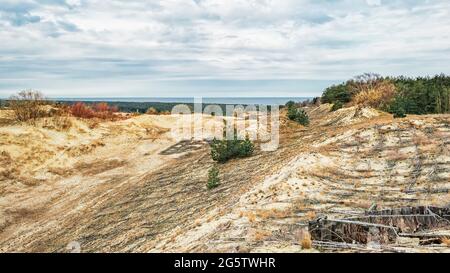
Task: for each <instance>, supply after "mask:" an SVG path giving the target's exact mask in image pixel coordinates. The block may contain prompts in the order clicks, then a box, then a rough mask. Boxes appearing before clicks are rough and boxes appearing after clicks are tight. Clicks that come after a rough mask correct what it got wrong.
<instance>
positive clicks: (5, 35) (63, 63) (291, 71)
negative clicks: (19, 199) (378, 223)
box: [0, 0, 450, 97]
mask: <svg viewBox="0 0 450 273" xmlns="http://www.w3.org/2000/svg"><path fill="white" fill-rule="evenodd" d="M363 72H377V73H380V74H383V75H400V74H404V75H409V76H414V75H427V74H436V73H440V72H444V73H447V74H448V73H449V72H450V1H448V0H403V1H401V0H162V1H159V0H123V1H121V0H109V1H104V0H0V97H7V96H9V95H10V94H11V93H14V92H16V91H18V90H21V89H27V88H33V89H38V90H41V91H43V92H44V93H45V94H47V95H49V96H56V97H83V96H91V97H102V96H103V97H112V96H121V97H130V96H143V97H158V96H159V97H161V96H162V97H176V96H178V97H180V96H181V97H187V96H194V95H197V96H209V97H212V96H312V95H318V94H320V93H321V91H322V89H323V88H324V87H326V86H327V85H329V84H331V83H334V82H340V81H343V80H345V79H347V78H350V77H352V76H355V75H357V74H361V73H363Z"/></svg>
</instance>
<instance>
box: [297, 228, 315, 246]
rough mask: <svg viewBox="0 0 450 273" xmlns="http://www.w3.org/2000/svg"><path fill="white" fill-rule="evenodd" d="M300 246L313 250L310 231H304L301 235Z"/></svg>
mask: <svg viewBox="0 0 450 273" xmlns="http://www.w3.org/2000/svg"><path fill="white" fill-rule="evenodd" d="M300 245H301V246H302V249H311V248H312V239H311V234H310V233H309V232H308V231H303V232H302V233H301V235H300Z"/></svg>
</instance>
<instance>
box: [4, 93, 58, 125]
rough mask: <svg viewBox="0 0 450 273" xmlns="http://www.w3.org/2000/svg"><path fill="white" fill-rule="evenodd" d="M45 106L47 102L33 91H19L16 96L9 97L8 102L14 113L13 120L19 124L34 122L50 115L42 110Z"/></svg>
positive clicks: (42, 96)
mask: <svg viewBox="0 0 450 273" xmlns="http://www.w3.org/2000/svg"><path fill="white" fill-rule="evenodd" d="M46 104H48V102H46V100H45V97H44V95H43V94H42V93H41V92H39V91H34V90H25V91H20V92H19V93H17V95H14V96H11V97H10V99H9V101H8V106H9V108H10V109H11V110H12V111H13V112H14V116H15V120H16V121H20V122H24V121H34V120H36V119H38V118H42V117H46V116H49V115H51V113H50V112H49V111H46V110H45V109H44V106H45V105H46Z"/></svg>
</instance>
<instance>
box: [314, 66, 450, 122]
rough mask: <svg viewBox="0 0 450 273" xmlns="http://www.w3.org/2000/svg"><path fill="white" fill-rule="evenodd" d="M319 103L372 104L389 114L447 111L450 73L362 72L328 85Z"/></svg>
mask: <svg viewBox="0 0 450 273" xmlns="http://www.w3.org/2000/svg"><path fill="white" fill-rule="evenodd" d="M321 102H322V103H332V104H340V105H342V104H353V105H361V104H365V105H367V106H372V107H375V108H378V109H380V110H383V111H387V112H390V113H393V114H396V113H397V114H399V115H400V116H401V115H402V113H403V114H418V115H422V114H441V113H448V112H450V76H447V75H445V74H440V75H436V76H433V77H429V76H427V77H415V78H414V77H405V76H400V77H382V76H380V75H377V74H370V73H366V74H363V75H361V76H357V77H355V78H353V79H351V80H348V81H346V82H343V83H341V84H337V85H333V86H330V87H328V88H327V89H326V90H325V91H324V92H323V94H322V97H321Z"/></svg>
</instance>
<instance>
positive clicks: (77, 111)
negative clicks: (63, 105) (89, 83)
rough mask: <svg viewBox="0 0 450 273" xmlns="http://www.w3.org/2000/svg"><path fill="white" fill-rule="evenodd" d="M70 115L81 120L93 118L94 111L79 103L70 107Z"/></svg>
mask: <svg viewBox="0 0 450 273" xmlns="http://www.w3.org/2000/svg"><path fill="white" fill-rule="evenodd" d="M70 113H71V114H72V115H73V116H75V117H79V118H93V117H94V116H95V115H94V111H92V109H91V108H89V107H88V106H87V105H86V104H84V103H82V102H77V103H75V104H74V105H72V106H71V107H70Z"/></svg>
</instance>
